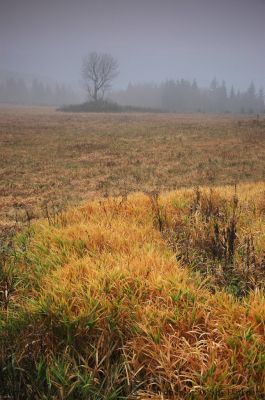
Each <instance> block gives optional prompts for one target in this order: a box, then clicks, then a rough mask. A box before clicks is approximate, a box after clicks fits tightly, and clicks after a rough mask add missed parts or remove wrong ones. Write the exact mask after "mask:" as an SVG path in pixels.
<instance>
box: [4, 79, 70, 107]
mask: <svg viewBox="0 0 265 400" xmlns="http://www.w3.org/2000/svg"><path fill="white" fill-rule="evenodd" d="M77 101H78V98H77V96H76V94H75V92H74V91H73V90H72V89H71V88H69V87H67V86H65V85H60V84H44V83H42V82H41V81H39V80H37V79H34V80H33V81H32V83H30V84H26V83H25V81H24V80H23V79H20V78H19V79H15V78H8V79H6V80H4V81H2V82H0V103H8V104H22V105H54V106H59V105H62V104H70V103H75V102H77Z"/></svg>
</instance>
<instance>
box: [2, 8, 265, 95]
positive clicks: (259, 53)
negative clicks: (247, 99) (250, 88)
mask: <svg viewBox="0 0 265 400" xmlns="http://www.w3.org/2000/svg"><path fill="white" fill-rule="evenodd" d="M90 51H99V52H108V53H111V54H112V55H114V56H115V57H117V59H118V61H119V65H120V75H119V77H118V78H117V79H116V81H115V85H114V86H115V87H116V88H120V87H125V86H126V85H127V84H128V82H129V81H130V82H143V81H156V82H159V81H161V80H163V79H166V78H174V79H180V78H185V79H193V78H196V79H197V80H198V83H199V84H200V85H207V84H208V83H209V81H210V80H212V78H213V77H214V76H216V77H217V79H219V80H222V79H224V80H226V81H227V83H228V85H230V84H231V83H234V84H235V85H236V87H239V88H245V87H246V86H247V85H248V84H249V83H250V81H251V80H253V81H254V82H255V84H256V85H257V86H263V87H265V1H264V0H94V1H92V0H72V1H70V0H45V1H43V0H42V1H41V0H0V69H9V70H13V71H18V72H23V73H33V74H34V73H37V74H39V75H43V76H48V77H51V78H55V79H58V80H60V81H65V82H78V81H80V69H81V62H82V58H83V56H84V55H85V54H87V53H88V52H90Z"/></svg>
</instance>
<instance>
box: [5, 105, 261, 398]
mask: <svg viewBox="0 0 265 400" xmlns="http://www.w3.org/2000/svg"><path fill="white" fill-rule="evenodd" d="M0 141H1V147H0V151H1V155H0V168H1V170H0V173H1V180H0V185H1V186H0V221H1V226H0V233H1V235H0V399H1V398H4V399H10V400H24V399H27V400H36V399H38V400H65V399H67V400H82V399H83V400H88V399H89V400H90V399H91V400H125V399H128V400H129V399H130V400H136V399H137V400H147V399H149V400H183V399H186V400H205V399H206V400H211V399H213V400H257V399H258V400H264V396H265V296H264V292H265V230H264V227H265V183H264V178H265V121H264V120H262V119H256V118H254V117H252V118H250V117H244V118H243V117H232V116H204V115H192V116H190V115H181V116H180V115H173V114H172V115H171V114H144V115H141V114H127V115H117V114H116V115H114V114H108V115H107V114H103V115H101V114H100V115H99V114H62V113H56V112H55V111H53V110H51V109H45V108H43V109H41V108H32V109H30V108H8V107H5V108H4V107H2V108H1V109H0ZM235 183H236V185H235ZM199 186H203V187H199ZM176 188H177V189H176ZM170 189H171V190H172V189H174V190H172V191H167V190H170ZM132 192H136V193H132ZM111 195H114V196H111ZM77 203H80V204H79V205H78V206H73V205H75V204H77ZM65 206H68V207H65ZM70 206H73V207H70ZM34 217H36V220H33V219H34ZM37 218H38V219H37ZM9 228H11V229H9ZM18 228H23V229H18ZM14 231H15V232H16V233H15V234H14V235H13V233H14Z"/></svg>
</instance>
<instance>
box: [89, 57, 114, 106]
mask: <svg viewBox="0 0 265 400" xmlns="http://www.w3.org/2000/svg"><path fill="white" fill-rule="evenodd" d="M118 72H119V71H118V62H117V60H116V59H115V58H114V57H113V56H112V55H110V54H105V53H102V54H99V53H96V52H93V53H90V54H88V55H87V56H86V57H85V58H84V59H83V66H82V77H83V81H84V84H85V88H86V90H87V91H88V94H89V97H91V98H92V99H93V100H94V101H99V100H102V99H103V98H104V94H105V92H106V90H108V89H110V87H111V82H112V81H113V79H114V78H116V76H117V75H118Z"/></svg>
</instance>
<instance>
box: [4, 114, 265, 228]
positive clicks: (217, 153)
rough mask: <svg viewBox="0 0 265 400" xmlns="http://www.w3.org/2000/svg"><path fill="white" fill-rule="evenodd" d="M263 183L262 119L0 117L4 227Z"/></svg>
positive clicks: (264, 144) (264, 129)
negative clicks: (154, 196) (100, 206)
mask: <svg viewBox="0 0 265 400" xmlns="http://www.w3.org/2000/svg"><path fill="white" fill-rule="evenodd" d="M264 177H265V122H264V121H263V120H262V119H259V120H256V119H255V118H254V117H251V118H247V117H244V118H243V117H232V116H205V115H199V114H198V115H174V114H127V115H126V114H122V115H119V114H105V115H104V114H100V115H98V114H71V113H70V114H64V113H59V112H55V111H54V110H52V109H48V108H21V107H20V108H19V107H12V108H9V107H2V108H1V109H0V219H1V225H2V226H3V224H5V225H7V224H8V225H12V224H13V223H14V220H16V219H17V220H20V219H21V218H22V219H25V220H28V216H27V215H26V214H27V212H28V213H29V215H31V216H32V217H33V216H34V215H35V214H37V215H40V214H41V215H43V210H42V209H43V207H44V208H47V207H48V208H49V209H50V212H51V213H52V212H53V210H54V209H56V210H57V208H58V206H59V207H61V206H64V205H65V204H69V203H70V204H75V203H78V202H80V201H83V200H87V199H91V198H95V197H98V196H104V195H109V194H111V195H119V194H122V193H128V192H132V191H138V190H142V191H146V192H150V191H154V190H155V191H158V192H159V191H163V190H171V189H174V188H177V187H190V186H193V187H194V186H197V185H220V184H234V183H235V182H243V181H262V180H264Z"/></svg>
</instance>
